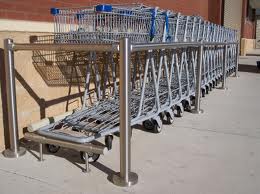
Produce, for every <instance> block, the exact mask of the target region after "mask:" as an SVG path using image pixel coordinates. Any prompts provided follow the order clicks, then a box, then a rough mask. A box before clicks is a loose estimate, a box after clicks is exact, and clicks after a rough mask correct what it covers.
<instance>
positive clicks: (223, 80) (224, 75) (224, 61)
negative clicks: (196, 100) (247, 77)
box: [221, 44, 228, 90]
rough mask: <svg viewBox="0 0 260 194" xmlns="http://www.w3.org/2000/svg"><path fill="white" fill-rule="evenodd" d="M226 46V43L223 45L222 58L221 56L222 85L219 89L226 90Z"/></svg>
mask: <svg viewBox="0 0 260 194" xmlns="http://www.w3.org/2000/svg"><path fill="white" fill-rule="evenodd" d="M227 48H228V45H227V44H226V45H225V46H224V58H223V67H222V87H221V89H223V90H226V89H227V87H226V81H227V71H226V67H227Z"/></svg>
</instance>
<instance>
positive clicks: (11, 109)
mask: <svg viewBox="0 0 260 194" xmlns="http://www.w3.org/2000/svg"><path fill="white" fill-rule="evenodd" d="M12 44H13V40H12V39H5V40H4V50H5V79H6V96H7V110H8V127H9V139H10V148H8V149H6V150H5V151H4V152H3V154H4V156H5V157H7V158H18V157H20V156H22V155H24V154H25V152H26V150H25V149H24V148H23V147H19V137H18V122H17V108H16V91H15V70H14V52H13V50H12V48H11V45H12Z"/></svg>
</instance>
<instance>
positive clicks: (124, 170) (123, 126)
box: [112, 38, 138, 187]
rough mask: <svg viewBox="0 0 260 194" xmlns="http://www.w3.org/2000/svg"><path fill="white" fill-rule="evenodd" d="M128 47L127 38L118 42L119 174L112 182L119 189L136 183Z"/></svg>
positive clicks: (114, 176)
mask: <svg viewBox="0 0 260 194" xmlns="http://www.w3.org/2000/svg"><path fill="white" fill-rule="evenodd" d="M130 45H131V44H130V41H129V39H128V38H123V39H121V40H120V45H119V49H120V51H119V52H120V172H119V173H117V174H114V175H113V176H112V182H113V183H114V184H115V185H117V186H121V187H129V186H132V185H135V184H136V183H137V182H138V175H137V174H136V173H134V172H131V131H130V130H131V126H130V122H131V112H130V107H129V103H130V52H131V48H130Z"/></svg>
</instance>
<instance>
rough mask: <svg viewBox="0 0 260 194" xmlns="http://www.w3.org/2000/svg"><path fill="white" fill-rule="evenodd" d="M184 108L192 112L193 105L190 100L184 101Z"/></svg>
mask: <svg viewBox="0 0 260 194" xmlns="http://www.w3.org/2000/svg"><path fill="white" fill-rule="evenodd" d="M183 108H184V110H185V111H187V112H190V111H191V105H190V103H189V102H188V101H184V102H183Z"/></svg>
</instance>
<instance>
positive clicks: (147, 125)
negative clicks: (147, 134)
mask: <svg viewBox="0 0 260 194" xmlns="http://www.w3.org/2000/svg"><path fill="white" fill-rule="evenodd" d="M154 125H155V124H154V122H153V121H152V120H151V119H149V120H145V121H144V122H143V127H144V128H145V129H147V130H149V131H152V130H153V129H154V127H155V126H154Z"/></svg>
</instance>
